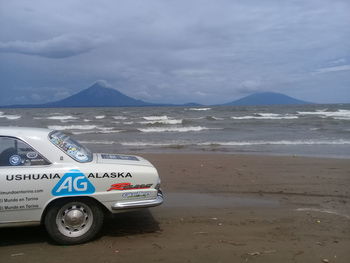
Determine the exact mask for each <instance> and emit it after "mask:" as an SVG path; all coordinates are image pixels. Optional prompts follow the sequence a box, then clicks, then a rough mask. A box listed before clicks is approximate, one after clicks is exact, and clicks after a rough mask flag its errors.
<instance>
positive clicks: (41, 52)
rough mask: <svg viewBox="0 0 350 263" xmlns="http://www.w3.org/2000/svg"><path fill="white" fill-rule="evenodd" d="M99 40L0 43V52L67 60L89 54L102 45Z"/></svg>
mask: <svg viewBox="0 0 350 263" xmlns="http://www.w3.org/2000/svg"><path fill="white" fill-rule="evenodd" d="M103 42H104V40H103V39H101V38H92V37H88V36H78V35H62V36H58V37H54V38H51V39H46V40H42V41H35V42H34V41H32V42H29V41H20V40H16V41H9V42H0V52H10V53H19V54H25V55H34V56H41V57H47V58H67V57H72V56H76V55H79V54H81V53H86V52H89V51H90V50H92V49H94V48H96V47H97V46H98V45H99V44H101V43H103Z"/></svg>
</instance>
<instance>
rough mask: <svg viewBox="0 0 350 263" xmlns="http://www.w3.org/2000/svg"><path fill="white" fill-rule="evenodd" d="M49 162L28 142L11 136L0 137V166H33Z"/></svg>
mask: <svg viewBox="0 0 350 263" xmlns="http://www.w3.org/2000/svg"><path fill="white" fill-rule="evenodd" d="M48 164H50V163H49V162H48V161H47V160H46V159H45V158H43V157H42V156H41V155H40V154H39V153H38V152H37V151H35V150H34V149H33V148H32V147H30V146H29V145H28V144H26V143H24V142H23V141H21V140H19V139H17V138H13V137H0V167H1V166H34V165H48Z"/></svg>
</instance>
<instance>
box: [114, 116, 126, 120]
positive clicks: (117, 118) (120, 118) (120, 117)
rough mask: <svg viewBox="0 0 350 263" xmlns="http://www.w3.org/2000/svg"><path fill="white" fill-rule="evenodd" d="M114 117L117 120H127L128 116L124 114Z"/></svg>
mask: <svg viewBox="0 0 350 263" xmlns="http://www.w3.org/2000/svg"><path fill="white" fill-rule="evenodd" d="M113 119H115V120H126V119H128V118H127V117H124V116H113Z"/></svg>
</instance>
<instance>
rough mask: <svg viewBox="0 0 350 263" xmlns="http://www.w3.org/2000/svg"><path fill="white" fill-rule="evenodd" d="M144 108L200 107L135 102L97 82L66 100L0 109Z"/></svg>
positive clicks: (9, 106)
mask: <svg viewBox="0 0 350 263" xmlns="http://www.w3.org/2000/svg"><path fill="white" fill-rule="evenodd" d="M146 106H201V105H200V104H197V103H193V102H191V103H187V104H159V103H158V104H157V103H150V102H145V101H143V100H137V99H134V98H132V97H129V96H127V95H125V94H123V93H121V92H120V91H118V90H116V89H113V88H109V87H107V86H106V85H105V84H104V83H103V82H100V81H97V82H96V83H95V84H93V85H92V86H91V87H89V88H87V89H84V90H82V91H80V92H78V93H77V94H74V95H72V96H70V97H68V98H65V99H62V100H59V101H55V102H48V103H44V104H26V105H8V106H0V108H74V107H146Z"/></svg>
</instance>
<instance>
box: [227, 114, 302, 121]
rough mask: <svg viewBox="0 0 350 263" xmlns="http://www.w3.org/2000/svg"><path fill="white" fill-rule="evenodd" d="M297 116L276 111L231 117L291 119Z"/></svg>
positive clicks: (237, 118) (234, 118) (236, 118)
mask: <svg viewBox="0 0 350 263" xmlns="http://www.w3.org/2000/svg"><path fill="white" fill-rule="evenodd" d="M298 118H299V117H298V116H295V115H289V114H286V115H281V114H276V113H256V114H255V115H248V116H233V117H231V119H233V120H293V119H298Z"/></svg>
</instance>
